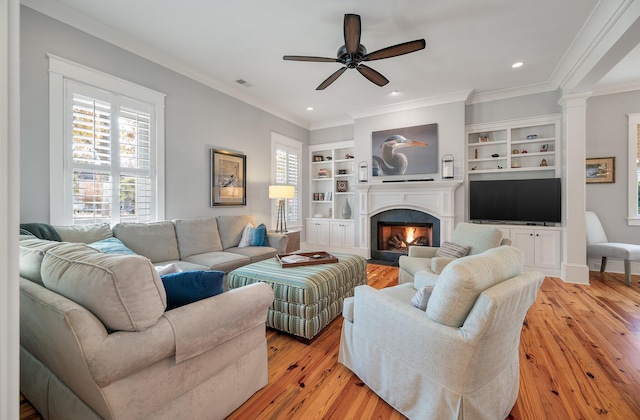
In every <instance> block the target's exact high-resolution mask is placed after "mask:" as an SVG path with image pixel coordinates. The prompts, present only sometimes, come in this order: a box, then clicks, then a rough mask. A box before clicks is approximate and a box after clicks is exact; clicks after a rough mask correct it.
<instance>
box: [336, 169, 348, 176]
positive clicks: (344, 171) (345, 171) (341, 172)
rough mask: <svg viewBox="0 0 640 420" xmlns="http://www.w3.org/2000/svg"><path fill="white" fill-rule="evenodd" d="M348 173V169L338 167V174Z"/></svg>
mask: <svg viewBox="0 0 640 420" xmlns="http://www.w3.org/2000/svg"><path fill="white" fill-rule="evenodd" d="M346 174H347V170H346V169H338V175H346Z"/></svg>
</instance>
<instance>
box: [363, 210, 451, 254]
mask: <svg viewBox="0 0 640 420" xmlns="http://www.w3.org/2000/svg"><path fill="white" fill-rule="evenodd" d="M439 245H440V220H439V219H438V218H436V217H434V216H432V215H430V214H428V213H425V212H422V211H418V210H411V209H393V210H387V211H383V212H380V213H378V214H376V215H374V216H373V217H371V258H372V259H374V260H382V261H390V262H397V261H398V259H399V258H400V256H401V255H406V254H407V253H408V249H409V246H439Z"/></svg>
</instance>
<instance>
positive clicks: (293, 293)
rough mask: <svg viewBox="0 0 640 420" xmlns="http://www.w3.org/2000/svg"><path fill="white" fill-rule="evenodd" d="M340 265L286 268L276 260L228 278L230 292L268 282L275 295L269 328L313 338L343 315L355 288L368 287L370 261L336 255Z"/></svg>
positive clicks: (233, 273)
mask: <svg viewBox="0 0 640 420" xmlns="http://www.w3.org/2000/svg"><path fill="white" fill-rule="evenodd" d="M332 255H334V256H335V257H337V258H338V262H337V263H333V264H319V265H307V266H302V267H291V268H282V267H281V266H280V262H279V261H278V260H277V259H276V258H270V259H268V260H264V261H260V262H257V263H253V264H249V265H245V266H244V267H240V268H238V269H235V270H233V271H232V272H230V273H229V274H228V276H227V284H228V287H229V289H234V288H237V287H242V286H246V285H247V284H251V283H256V282H264V283H267V284H269V285H270V286H271V287H272V288H273V291H274V292H275V300H274V301H273V304H272V305H271V307H270V308H269V311H268V314H267V326H269V327H271V328H275V329H278V330H280V331H285V332H287V333H290V334H294V335H297V336H299V337H302V338H305V339H308V340H310V339H312V338H313V337H314V336H315V335H316V334H318V333H319V332H320V331H321V330H322V329H323V328H324V327H326V326H327V324H329V322H331V321H332V320H333V319H334V318H335V317H336V316H338V315H339V314H340V313H341V312H342V303H343V301H344V299H345V298H346V297H350V296H353V289H354V288H355V287H356V286H359V285H361V284H367V260H366V259H364V258H362V257H360V256H358V255H349V254H336V253H333V254H332Z"/></svg>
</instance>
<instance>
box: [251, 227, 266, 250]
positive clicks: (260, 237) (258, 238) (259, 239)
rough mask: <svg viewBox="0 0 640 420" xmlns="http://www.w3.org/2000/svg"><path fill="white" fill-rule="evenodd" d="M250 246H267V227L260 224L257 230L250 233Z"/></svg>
mask: <svg viewBox="0 0 640 420" xmlns="http://www.w3.org/2000/svg"><path fill="white" fill-rule="evenodd" d="M249 243H250V244H251V246H269V241H268V240H267V227H266V226H265V225H264V223H260V224H259V225H258V227H257V228H255V229H253V230H252V231H251V239H250V240H249Z"/></svg>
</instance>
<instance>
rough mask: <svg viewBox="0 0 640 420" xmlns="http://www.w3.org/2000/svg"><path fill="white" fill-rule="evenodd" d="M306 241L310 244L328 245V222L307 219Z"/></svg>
mask: <svg viewBox="0 0 640 420" xmlns="http://www.w3.org/2000/svg"><path fill="white" fill-rule="evenodd" d="M307 243H308V244H310V245H321V246H328V245H329V222H328V221H324V220H322V221H318V220H308V221H307Z"/></svg>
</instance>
